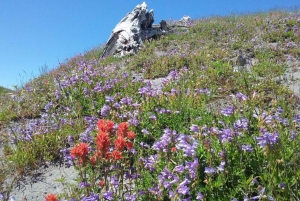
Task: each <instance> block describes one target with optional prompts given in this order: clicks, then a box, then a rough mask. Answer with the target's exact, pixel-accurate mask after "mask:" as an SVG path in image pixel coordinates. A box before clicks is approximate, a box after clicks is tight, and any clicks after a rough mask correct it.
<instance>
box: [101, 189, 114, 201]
mask: <svg viewBox="0 0 300 201" xmlns="http://www.w3.org/2000/svg"><path fill="white" fill-rule="evenodd" d="M103 198H104V199H105V200H113V199H114V196H113V192H111V191H107V192H105V193H103Z"/></svg>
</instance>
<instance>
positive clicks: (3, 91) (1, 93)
mask: <svg viewBox="0 0 300 201" xmlns="http://www.w3.org/2000/svg"><path fill="white" fill-rule="evenodd" d="M9 91H11V90H9V89H7V88H5V87H1V86H0V96H2V95H3V94H5V93H7V92H9Z"/></svg>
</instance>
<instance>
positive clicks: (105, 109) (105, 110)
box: [101, 104, 110, 117]
mask: <svg viewBox="0 0 300 201" xmlns="http://www.w3.org/2000/svg"><path fill="white" fill-rule="evenodd" d="M109 111H110V107H109V106H108V105H106V104H104V105H103V107H102V108H101V116H103V117H106V116H107V115H108V113H109Z"/></svg>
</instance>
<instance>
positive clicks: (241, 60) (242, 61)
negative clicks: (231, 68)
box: [236, 55, 246, 66]
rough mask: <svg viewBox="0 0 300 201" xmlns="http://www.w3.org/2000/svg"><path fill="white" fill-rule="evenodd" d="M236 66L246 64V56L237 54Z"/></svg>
mask: <svg viewBox="0 0 300 201" xmlns="http://www.w3.org/2000/svg"><path fill="white" fill-rule="evenodd" d="M236 65H237V66H245V65H246V58H245V57H244V56H243V55H239V56H238V57H237V59H236Z"/></svg>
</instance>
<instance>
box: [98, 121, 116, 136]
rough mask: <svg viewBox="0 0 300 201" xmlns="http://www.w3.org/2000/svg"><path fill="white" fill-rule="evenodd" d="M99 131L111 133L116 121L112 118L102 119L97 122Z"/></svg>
mask: <svg viewBox="0 0 300 201" xmlns="http://www.w3.org/2000/svg"><path fill="white" fill-rule="evenodd" d="M97 127H98V131H99V132H100V131H102V132H105V133H107V132H108V133H111V132H112V131H113V127H114V122H113V121H110V120H105V119H100V120H99V121H98V122H97Z"/></svg>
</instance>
